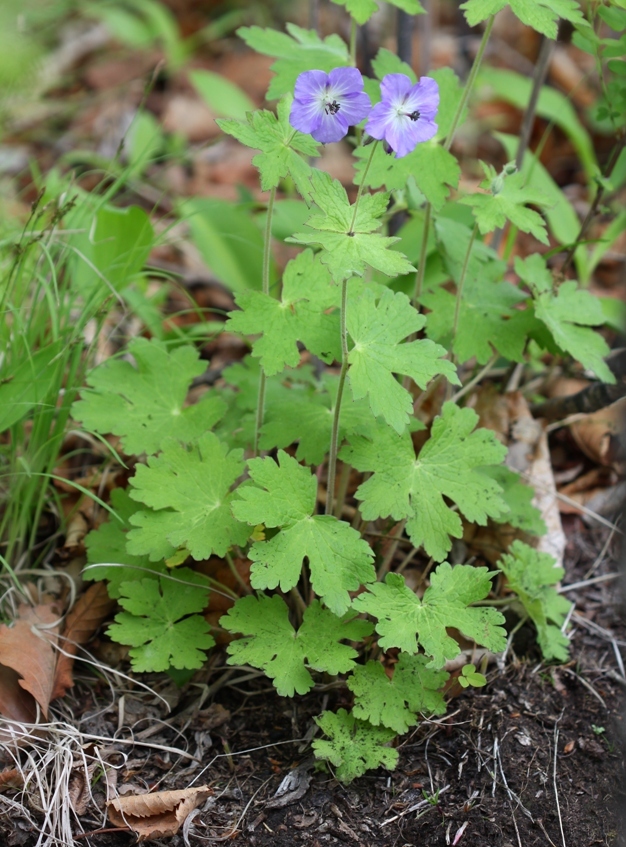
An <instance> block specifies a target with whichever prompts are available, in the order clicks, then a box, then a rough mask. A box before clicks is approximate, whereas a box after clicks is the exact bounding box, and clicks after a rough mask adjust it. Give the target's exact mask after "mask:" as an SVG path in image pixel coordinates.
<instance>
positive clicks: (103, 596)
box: [50, 582, 115, 700]
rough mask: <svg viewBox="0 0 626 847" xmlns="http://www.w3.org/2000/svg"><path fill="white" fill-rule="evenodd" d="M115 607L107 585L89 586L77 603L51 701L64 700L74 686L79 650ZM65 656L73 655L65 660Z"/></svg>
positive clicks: (65, 636) (64, 639)
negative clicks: (74, 670) (75, 664)
mask: <svg viewBox="0 0 626 847" xmlns="http://www.w3.org/2000/svg"><path fill="white" fill-rule="evenodd" d="M114 606H115V602H114V601H113V600H111V598H110V597H109V595H108V593H107V590H106V585H105V584H104V582H96V583H94V585H90V586H89V588H88V589H87V591H85V593H84V594H83V595H82V596H81V597H80V598H79V599H78V600H77V602H76V603H75V605H74V608H73V609H72V611H71V612H70V613H69V614H68V615H67V617H66V619H65V627H64V630H63V636H62V638H61V646H62V648H63V650H64V653H59V655H58V659H57V665H56V673H55V676H54V686H53V690H52V694H51V696H50V699H51V700H55V699H56V698H57V697H63V696H64V695H65V694H66V692H67V690H68V688H71V687H72V686H73V685H74V679H73V677H72V667H73V665H74V655H75V653H76V649H77V647H78V646H79V645H81V644H86V643H87V642H88V641H89V639H90V638H91V637H92V635H93V634H94V633H95V632H96V630H97V629H98V627H99V626H100V624H101V623H102V622H103V621H105V620H106V619H107V618H108V617H109V615H110V614H111V612H112V610H113V608H114ZM65 653H69V654H70V655H67V656H66V655H65Z"/></svg>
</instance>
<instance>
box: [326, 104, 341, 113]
mask: <svg viewBox="0 0 626 847" xmlns="http://www.w3.org/2000/svg"><path fill="white" fill-rule="evenodd" d="M340 108H341V104H340V103H338V102H337V101H336V100H333V102H332V103H327V104H326V105H325V106H324V111H325V112H326V114H327V115H329V114H330V115H336V114H337V112H338V111H339V109H340Z"/></svg>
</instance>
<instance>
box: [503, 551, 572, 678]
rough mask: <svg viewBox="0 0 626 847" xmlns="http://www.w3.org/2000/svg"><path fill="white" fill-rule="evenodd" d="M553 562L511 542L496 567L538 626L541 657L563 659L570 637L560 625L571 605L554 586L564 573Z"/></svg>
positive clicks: (540, 554)
mask: <svg viewBox="0 0 626 847" xmlns="http://www.w3.org/2000/svg"><path fill="white" fill-rule="evenodd" d="M555 564H556V563H555V560H554V558H553V557H552V556H550V554H549V553H540V552H539V551H537V550H535V549H534V548H532V547H529V546H528V544H524V543H523V542H522V541H514V542H513V544H511V547H510V549H509V552H508V554H507V555H505V556H502V558H501V559H500V561H499V562H498V567H499V568H500V570H501V571H502V573H503V574H504V575H505V576H506V578H507V580H508V583H509V587H510V589H511V591H514V592H515V594H517V596H518V599H519V600H520V602H521V604H522V605H523V606H524V609H525V610H526V614H527V615H528V616H529V617H530V619H531V620H532V622H533V623H534V624H535V626H536V627H537V639H538V641H539V646H540V647H541V652H542V653H543V657H544V659H547V660H550V659H556V660H557V661H559V662H566V661H567V660H568V658H569V655H568V649H569V639H568V638H567V636H566V635H563V633H562V632H561V627H562V626H563V624H564V622H565V619H566V618H567V615H568V614H569V611H570V608H571V605H572V604H571V603H570V602H569V600H567V599H566V598H565V597H562V596H561V595H560V594H558V593H557V591H556V589H555V588H554V587H553V586H554V585H556V583H557V582H558V581H559V580H560V579H561V578H562V576H563V574H564V573H565V572H564V570H563V568H560V567H555Z"/></svg>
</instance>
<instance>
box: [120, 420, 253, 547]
mask: <svg viewBox="0 0 626 847" xmlns="http://www.w3.org/2000/svg"><path fill="white" fill-rule="evenodd" d="M242 452H243V451H241V450H232V451H231V452H230V453H229V452H228V448H227V447H226V445H225V444H222V443H221V442H220V441H219V439H218V438H217V436H216V435H214V434H213V433H212V432H207V433H205V434H204V435H202V436H201V437H200V438H198V440H197V441H196V442H195V444H193V445H192V446H191V447H187V446H184V445H182V444H179V443H177V442H175V441H172V440H170V441H167V442H165V443H164V445H163V452H162V453H160V454H159V455H158V456H151V457H150V458H149V459H148V464H147V465H137V470H136V472H135V476H134V477H132V478H131V480H130V484H131V486H132V488H133V490H132V491H131V492H130V496H131V497H132V498H133V500H138V501H139V502H140V503H144V505H146V506H148V507H149V508H150V509H151V510H154V511H149V512H146V511H142V512H137V513H136V514H134V515H133V516H132V517H131V518H130V522H131V523H132V524H133V526H136V527H139V528H138V529H133V530H131V532H129V533H128V548H127V549H128V551H129V552H130V553H132V554H133V555H146V554H148V555H149V556H150V558H151V559H152V561H156V560H157V559H159V558H164V557H165V556H169V555H172V553H173V552H174V550H175V549H176V548H178V547H183V546H184V547H186V548H187V549H188V550H189V552H190V554H191V555H192V556H193V558H194V559H196V560H200V559H208V557H209V556H210V555H211V554H213V553H215V554H216V555H217V556H223V555H224V554H225V553H226V551H227V550H228V549H229V547H231V546H232V545H233V544H244V543H245V541H246V540H247V538H248V535H249V531H248V528H247V527H246V526H245V525H244V524H241V523H239V522H238V521H236V520H235V519H234V518H233V516H232V513H231V508H230V506H231V500H232V496H233V495H232V494H229V490H230V487H231V485H233V483H234V482H235V480H236V479H237V478H238V477H239V476H240V475H241V474H242V472H243V461H242ZM166 545H170V546H171V548H172V549H171V550H170V552H169V553H165V555H164V550H165V549H166Z"/></svg>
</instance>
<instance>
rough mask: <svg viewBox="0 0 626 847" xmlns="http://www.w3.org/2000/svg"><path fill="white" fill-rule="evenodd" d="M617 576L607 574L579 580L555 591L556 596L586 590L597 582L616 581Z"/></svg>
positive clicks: (616, 574)
mask: <svg viewBox="0 0 626 847" xmlns="http://www.w3.org/2000/svg"><path fill="white" fill-rule="evenodd" d="M618 576H619V574H618V573H607V574H604V575H603V576H594V577H593V579H581V580H580V582H572V583H571V584H570V585H563V586H562V587H561V588H559V589H558V590H557V594H566V593H567V592H568V591H576V590H577V589H579V588H586V587H587V586H588V585H595V584H596V583H598V582H608V581H609V580H612V579H617V578H618Z"/></svg>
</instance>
